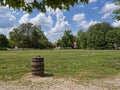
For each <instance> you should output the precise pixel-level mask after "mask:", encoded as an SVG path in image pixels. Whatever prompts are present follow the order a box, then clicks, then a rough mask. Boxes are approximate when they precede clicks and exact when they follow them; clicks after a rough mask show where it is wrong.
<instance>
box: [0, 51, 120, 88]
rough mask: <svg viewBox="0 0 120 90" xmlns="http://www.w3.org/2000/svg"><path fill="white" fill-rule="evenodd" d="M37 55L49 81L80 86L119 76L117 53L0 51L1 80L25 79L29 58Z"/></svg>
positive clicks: (28, 69)
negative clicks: (79, 84) (61, 80)
mask: <svg viewBox="0 0 120 90" xmlns="http://www.w3.org/2000/svg"><path fill="white" fill-rule="evenodd" d="M37 55H41V56H43V57H44V59H45V73H47V74H53V76H52V78H57V79H60V78H66V79H69V78H72V80H74V81H75V82H77V83H81V82H90V81H92V80H99V81H100V80H102V79H110V78H114V77H115V76H118V77H120V51H119V50H21V51H0V81H1V82H4V81H5V82H6V81H16V80H21V79H22V78H23V77H24V78H25V77H26V78H27V76H26V75H27V74H30V73H31V58H32V57H34V56H37ZM48 78H49V77H48ZM50 78H51V77H50ZM119 80H120V79H119ZM119 87H120V85H119ZM111 90H112V89H111Z"/></svg>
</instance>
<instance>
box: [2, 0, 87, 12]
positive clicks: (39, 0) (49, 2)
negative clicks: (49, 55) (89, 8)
mask: <svg viewBox="0 0 120 90" xmlns="http://www.w3.org/2000/svg"><path fill="white" fill-rule="evenodd" d="M88 1H89V0H0V5H2V6H6V5H9V7H11V8H13V9H22V10H24V11H27V12H32V11H33V9H34V8H36V9H38V10H40V11H42V12H46V6H48V7H51V8H53V9H56V8H59V9H66V10H69V9H70V6H74V5H75V4H78V3H79V2H82V3H88Z"/></svg>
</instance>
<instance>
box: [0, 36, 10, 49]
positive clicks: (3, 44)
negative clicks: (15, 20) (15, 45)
mask: <svg viewBox="0 0 120 90" xmlns="http://www.w3.org/2000/svg"><path fill="white" fill-rule="evenodd" d="M8 43H9V42H8V39H7V38H6V36H5V35H4V34H0V49H5V48H7V47H8Z"/></svg>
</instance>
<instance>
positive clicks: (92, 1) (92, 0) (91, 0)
mask: <svg viewBox="0 0 120 90" xmlns="http://www.w3.org/2000/svg"><path fill="white" fill-rule="evenodd" d="M94 2H97V0H89V3H94Z"/></svg>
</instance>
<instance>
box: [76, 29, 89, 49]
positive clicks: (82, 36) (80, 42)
mask: <svg viewBox="0 0 120 90" xmlns="http://www.w3.org/2000/svg"><path fill="white" fill-rule="evenodd" d="M77 47H78V48H79V49H85V48H86V47H87V33H86V32H84V31H82V30H80V31H78V33H77Z"/></svg>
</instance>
